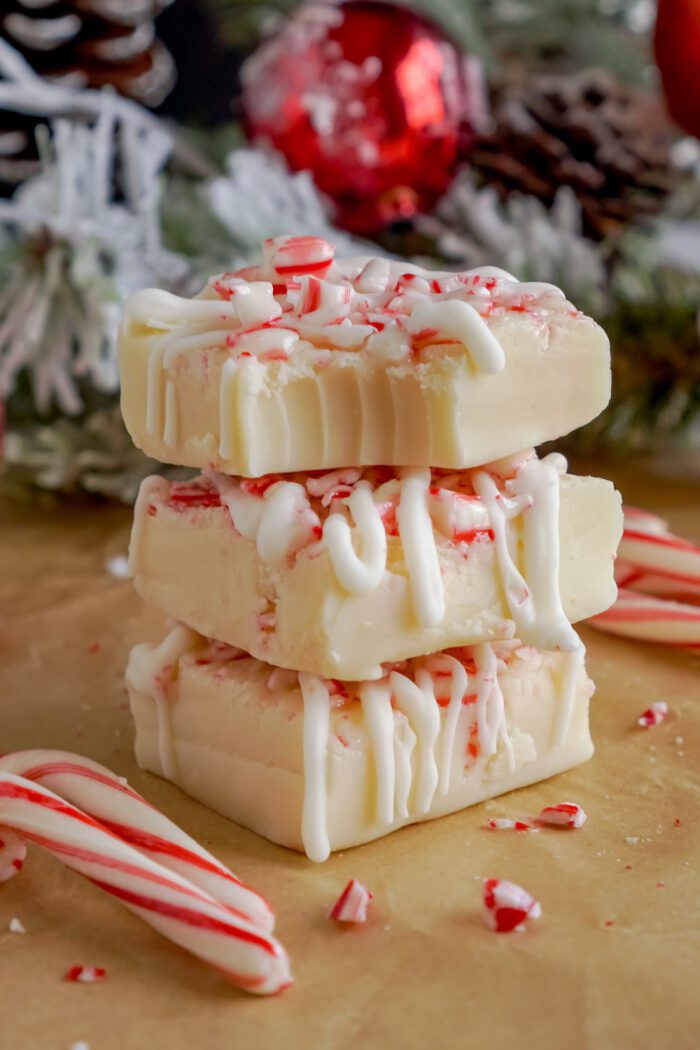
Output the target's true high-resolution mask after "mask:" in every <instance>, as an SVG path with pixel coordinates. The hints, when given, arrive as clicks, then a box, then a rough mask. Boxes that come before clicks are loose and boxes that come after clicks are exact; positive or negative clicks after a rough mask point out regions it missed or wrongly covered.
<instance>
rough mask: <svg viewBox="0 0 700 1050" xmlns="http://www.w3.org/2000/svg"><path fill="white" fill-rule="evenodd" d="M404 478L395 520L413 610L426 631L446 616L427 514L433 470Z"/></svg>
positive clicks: (421, 469) (408, 473)
mask: <svg viewBox="0 0 700 1050" xmlns="http://www.w3.org/2000/svg"><path fill="white" fill-rule="evenodd" d="M402 475H403V478H402V485H401V498H400V500H399V506H398V509H397V511H396V518H397V520H398V523H399V535H400V537H401V543H402V544H403V556H404V560H405V562H406V568H407V569H408V578H409V580H410V583H411V594H412V596H413V608H414V609H415V612H416V617H417V619H418V622H419V623H420V624H421V625H422V626H423V627H435V626H436V625H437V624H439V623H442V620H443V618H444V616H445V590H444V587H443V585H442V578H441V576H440V563H439V562H438V555H437V547H436V545H435V533H434V531H433V523H432V521H431V519H430V513H429V511H428V490H429V488H430V469H429V468H428V467H416V468H414V469H412V470H404V471H402Z"/></svg>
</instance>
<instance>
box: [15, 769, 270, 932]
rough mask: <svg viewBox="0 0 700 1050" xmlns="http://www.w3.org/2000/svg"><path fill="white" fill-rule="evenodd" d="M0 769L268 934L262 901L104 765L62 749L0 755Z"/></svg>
mask: <svg viewBox="0 0 700 1050" xmlns="http://www.w3.org/2000/svg"><path fill="white" fill-rule="evenodd" d="M0 772H6V773H14V774H15V775H16V776H20V777H24V778H25V780H32V781H34V782H35V783H38V784H42V785H43V787H46V788H48V789H49V790H50V791H55V792H56V794H57V795H60V796H61V798H64V799H66V800H67V801H68V802H71V803H73V805H75V806H78V807H79V808H80V809H82V810H84V811H85V812H86V813H88V814H89V815H90V816H91V817H93V818H94V819H95V820H97V821H98V822H99V823H100V824H101V825H102V826H103V827H105V828H107V829H108V830H109V831H113V832H114V833H115V834H116V835H118V836H119V838H120V839H123V840H124V841H125V842H128V843H129V844H130V845H131V846H133V847H134V848H135V849H137V850H139V852H140V853H143V854H145V855H146V856H150V857H153V858H154V859H155V860H156V861H157V862H158V863H159V864H162V865H163V867H166V868H169V869H170V870H171V871H175V872H177V873H178V874H179V875H182V876H183V877H184V878H186V879H189V881H190V882H193V883H194V884H195V886H199V888H200V889H202V890H204V891H205V892H206V893H209V894H210V895H211V896H212V897H215V898H216V900H218V901H220V902H221V904H224V905H225V906H226V907H227V908H229V909H230V911H231V912H232V913H233V914H235V915H238V916H239V917H240V918H242V919H245V920H246V921H247V922H249V923H251V924H252V925H253V926H257V927H258V928H259V929H261V930H263V931H264V932H265V933H271V932H272V929H273V927H274V924H275V918H274V913H273V911H272V909H271V908H270V905H269V904H268V903H267V901H266V900H265V899H264V898H263V897H261V896H260V895H259V894H258V893H256V892H255V890H252V889H251V888H250V887H249V886H246V885H245V883H243V882H241V880H240V879H238V878H237V877H236V876H235V875H234V874H233V873H232V872H230V871H229V870H228V868H225V867H224V865H223V864H221V863H220V862H219V861H218V860H217V859H216V858H215V857H212V855H211V854H210V853H207V851H206V850H205V849H202V847H201V846H200V845H199V844H198V843H197V842H195V840H194V839H192V838H190V836H189V835H186V834H185V832H184V831H182V830H181V829H180V828H179V827H178V826H177V824H173V822H172V821H171V820H168V818H167V817H165V816H164V815H163V814H162V813H159V812H158V810H157V809H155V808H154V807H153V806H152V805H151V804H150V803H149V802H147V801H146V800H145V798H142V796H141V795H139V794H138V793H137V792H136V791H134V790H133V789H132V788H130V787H129V786H128V784H127V783H126V782H125V781H124V780H123V779H120V778H119V777H117V776H115V774H114V773H112V772H111V771H110V770H109V769H106V768H105V767H104V766H101V765H99V764H98V763H97V762H92V761H91V760H90V759H89V758H83V757H82V756H81V755H73V754H70V753H69V752H67V751H43V750H41V751H40V750H32V751H17V752H15V753H14V754H12V755H4V756H2V757H0Z"/></svg>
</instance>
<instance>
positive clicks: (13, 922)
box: [8, 919, 27, 933]
mask: <svg viewBox="0 0 700 1050" xmlns="http://www.w3.org/2000/svg"><path fill="white" fill-rule="evenodd" d="M8 929H9V931H10V933H26V932H27V931H26V930H25V928H24V926H23V925H22V921H21V919H10V922H9V926H8Z"/></svg>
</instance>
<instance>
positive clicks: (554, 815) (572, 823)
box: [537, 802, 588, 828]
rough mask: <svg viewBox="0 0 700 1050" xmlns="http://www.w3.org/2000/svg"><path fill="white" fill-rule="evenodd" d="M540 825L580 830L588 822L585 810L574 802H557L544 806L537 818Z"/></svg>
mask: <svg viewBox="0 0 700 1050" xmlns="http://www.w3.org/2000/svg"><path fill="white" fill-rule="evenodd" d="M537 820H538V822H539V823H540V824H546V825H547V826H549V827H558V828H581V827H583V825H584V824H585V823H586V821H587V820H588V817H587V815H586V812H585V810H583V809H582V808H581V806H579V805H578V803H576V802H558V803H557V804H556V806H545V807H544V809H542V810H541V811H540V815H539V817H538V818H537Z"/></svg>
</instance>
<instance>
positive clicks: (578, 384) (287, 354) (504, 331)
mask: <svg viewBox="0 0 700 1050" xmlns="http://www.w3.org/2000/svg"><path fill="white" fill-rule="evenodd" d="M292 240H293V241H296V240H298V239H292ZM321 243H325V242H321ZM265 251H266V258H265V260H264V262H263V264H262V265H261V266H260V267H255V268H251V269H249V270H246V271H240V272H239V273H238V274H226V275H222V276H221V277H219V278H213V279H212V280H211V282H210V283H209V285H208V286H207V288H206V289H205V290H204V292H203V293H202V295H201V296H200V297H198V298H196V299H193V300H185V299H179V298H177V297H176V296H173V295H169V294H167V293H165V292H158V291H156V290H149V291H144V292H140V293H138V295H137V296H134V297H133V298H132V299H131V300H130V301H129V303H128V304H127V307H126V310H125V319H124V324H123V326H122V330H121V336H120V370H121V382H122V412H123V415H124V420H125V422H126V425H127V429H128V430H129V433H130V434H131V436H132V438H133V440H134V442H135V443H136V444H137V445H138V446H139V447H140V448H142V449H143V450H144V451H145V452H146V453H147V454H148V455H150V456H152V457H154V458H155V459H159V460H162V461H164V462H168V463H177V464H182V465H185V466H192V467H199V468H201V469H206V468H211V469H215V470H219V471H222V472H223V473H227V474H236V475H243V476H249V477H254V476H259V475H261V474H266V473H270V472H275V471H276V472H290V471H295V470H316V469H334V468H338V467H345V466H347V465H348V464H352V465H368V464H376V463H386V464H391V465H402V466H410V465H412V464H416V463H418V464H427V463H430V464H432V465H433V466H437V467H445V468H449V469H463V468H466V467H473V466H476V465H477V464H480V463H486V462H490V461H491V460H494V459H498V458H501V457H502V456H505V455H509V454H511V453H512V452H513V451H514V450H517V449H520V448H525V447H528V446H532V445H539V444H541V443H542V442H544V441H549V440H553V439H555V438H558V437H560V436H562V435H564V434H567V433H569V432H570V431H571V430H574V429H575V428H576V427H579V426H582V425H583V424H585V423H587V422H589V421H590V420H591V419H593V418H594V417H595V416H596V415H598V413H599V412H601V411H602V410H603V409H604V408H605V406H606V405H607V403H608V401H609V398H610V348H609V343H608V339H607V337H606V335H605V333H604V332H603V330H602V329H601V328H600V327H599V326H598V325H597V324H596V323H595V322H594V321H592V320H591V319H590V318H587V317H585V316H583V315H582V314H579V313H578V312H577V311H576V310H575V309H574V308H573V307H571V304H569V303H567V301H566V300H565V299H564V297H563V295H562V293H561V292H560V291H559V290H558V289H556V288H553V287H552V286H551V285H541V284H521V283H519V282H517V281H516V280H515V279H514V278H511V277H510V275H508V274H504V273H503V272H502V271H497V272H496V271H492V270H490V269H489V268H483V269H482V270H480V271H469V272H468V273H464V274H452V273H438V272H430V271H424V270H420V269H419V268H418V267H415V266H411V265H410V264H408V263H403V262H401V263H397V262H395V261H391V262H390V261H389V260H386V259H369V260H367V259H363V260H346V261H344V262H343V261H340V262H335V263H334V262H333V261H332V257H333V253H332V246H330V245H326V247H325V249H323V250H321V251H320V256H319V259H316V260H311V261H308V260H307V261H306V263H305V262H304V260H303V259H301V258H300V254H303V253H299V252H296V255H297V258H296V260H294V259H293V260H292V262H287V263H285V264H284V265H282V264H281V263H280V262H279V258H278V257H281V254H282V253H283V252H284V251H287V248H285V246H284V245H282V246H281V247H280V246H279V245H278V246H277V247H275V246H274V245H273V246H272V247H270V246H269V245H268V246H266V249H265ZM289 254H290V255H291V256H294V254H295V250H294V244H292V246H291V248H289ZM321 256H322V258H321ZM276 258H277V261H275V260H276ZM279 266H281V267H282V268H281V270H280V269H276V268H275V267H279ZM305 266H306V267H307V270H305V269H304V267H305ZM295 267H298V269H296V268H295ZM319 267H320V268H319ZM316 273H322V274H323V277H322V279H319V278H318V277H317V276H315V275H314V274H316Z"/></svg>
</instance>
